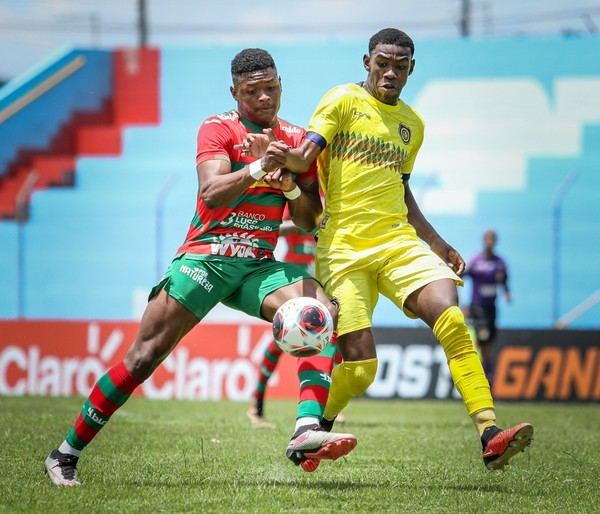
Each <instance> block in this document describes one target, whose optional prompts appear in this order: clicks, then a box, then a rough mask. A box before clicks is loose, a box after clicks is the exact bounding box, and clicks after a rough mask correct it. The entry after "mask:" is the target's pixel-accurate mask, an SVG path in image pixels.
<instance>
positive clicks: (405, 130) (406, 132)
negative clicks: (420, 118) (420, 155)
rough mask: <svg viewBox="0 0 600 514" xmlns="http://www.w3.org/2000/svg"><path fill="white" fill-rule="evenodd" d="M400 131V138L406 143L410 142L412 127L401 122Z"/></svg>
mask: <svg viewBox="0 0 600 514" xmlns="http://www.w3.org/2000/svg"><path fill="white" fill-rule="evenodd" d="M398 133H399V134H400V138H401V139H402V141H403V142H404V144H405V145H407V144H408V143H410V136H411V132H410V127H407V126H406V125H404V124H402V123H400V125H398Z"/></svg>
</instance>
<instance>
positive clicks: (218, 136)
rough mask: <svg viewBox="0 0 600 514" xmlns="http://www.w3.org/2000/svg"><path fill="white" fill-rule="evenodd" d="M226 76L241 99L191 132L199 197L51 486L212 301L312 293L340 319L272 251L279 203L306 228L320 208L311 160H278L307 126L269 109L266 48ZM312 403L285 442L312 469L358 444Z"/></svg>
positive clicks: (65, 448) (251, 309)
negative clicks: (330, 426)
mask: <svg viewBox="0 0 600 514" xmlns="http://www.w3.org/2000/svg"><path fill="white" fill-rule="evenodd" d="M231 75H232V80H233V85H232V86H231V87H230V91H231V95H232V97H233V99H234V100H235V101H236V102H237V108H236V109H233V110H231V111H228V112H226V113H223V114H219V115H216V116H211V117H209V118H207V119H206V120H205V121H204V122H203V123H202V125H201V127H200V130H199V132H198V152H197V156H196V170H197V175H198V196H197V205H196V212H195V214H194V216H193V218H192V222H191V224H190V228H189V231H188V234H187V237H186V239H185V242H184V243H183V244H182V245H181V247H180V248H179V250H178V251H177V252H176V255H175V258H174V260H173V262H172V263H171V265H170V267H169V268H168V269H167V271H166V273H165V274H164V276H163V278H162V280H161V281H160V282H159V283H158V284H157V285H156V286H155V287H154V288H153V289H152V291H151V293H150V297H149V300H148V305H147V307H146V310H145V312H144V314H143V316H142V320H141V322H140V327H139V331H138V334H137V336H136V339H135V340H134V341H133V344H132V345H131V347H130V348H129V350H128V351H127V353H126V355H125V358H124V359H123V361H121V362H119V363H118V364H116V365H115V366H113V367H112V368H111V369H109V370H108V371H107V373H106V374H105V375H104V376H102V377H100V379H99V380H98V382H97V383H96V384H95V385H94V387H93V388H92V391H91V393H90V396H89V397H88V399H87V400H86V402H85V403H84V405H83V408H82V409H81V411H80V413H79V414H78V415H77V417H76V419H75V422H74V424H73V425H72V427H71V429H70V431H69V432H68V433H67V435H66V437H65V440H64V441H63V442H62V444H61V445H60V446H58V447H57V448H55V449H54V450H53V451H52V452H51V453H50V454H49V455H48V457H47V458H46V461H45V470H46V473H47V474H48V477H49V478H50V480H51V481H52V482H53V483H54V484H56V485H59V486H67V487H74V486H79V485H80V481H79V477H78V470H77V464H78V461H79V458H80V455H81V453H82V451H83V450H84V448H85V447H86V446H87V445H88V444H89V443H90V442H91V441H92V439H93V438H94V437H95V436H96V435H97V434H98V432H99V431H100V430H101V429H102V428H103V427H104V426H105V425H106V423H107V422H108V421H109V420H110V418H111V416H112V415H113V414H114V413H115V411H116V410H117V409H119V408H120V407H121V406H122V405H123V404H124V403H125V402H126V401H127V400H128V398H129V397H130V395H131V394H132V393H133V392H134V391H135V390H136V389H137V388H138V387H139V386H140V385H141V384H142V383H143V382H144V381H145V380H146V379H147V378H148V377H150V376H151V375H152V373H153V372H154V370H155V369H156V368H157V367H158V365H159V364H160V363H161V362H162V361H163V360H164V359H165V358H166V357H167V356H168V355H169V354H170V353H171V351H172V350H173V349H174V348H175V347H176V346H177V344H178V343H179V341H180V340H181V339H182V338H183V337H184V336H185V335H186V334H187V333H188V332H189V331H190V330H191V329H192V328H194V327H195V326H196V325H197V324H198V323H199V322H200V321H201V320H202V319H203V318H204V317H205V316H206V314H207V313H208V312H209V311H210V310H211V309H212V308H213V307H215V306H216V305H217V303H219V302H221V303H223V304H225V305H228V306H230V307H232V308H234V309H238V310H240V311H243V312H245V313H247V314H249V315H252V316H255V317H257V318H259V319H263V320H267V321H272V320H273V316H274V314H275V312H276V310H277V309H278V308H279V307H280V306H281V305H282V304H283V303H284V302H286V301H287V300H289V299H291V298H296V297H299V296H310V297H313V298H317V299H319V300H320V301H321V302H322V303H324V304H325V305H326V306H327V308H328V309H329V310H330V312H331V314H332V316H333V318H334V320H337V315H338V312H337V311H338V309H337V304H336V302H334V301H331V300H330V299H329V297H328V296H327V295H326V294H325V293H324V291H323V289H322V287H321V285H320V284H319V283H318V282H317V281H316V280H315V279H314V278H313V277H312V276H311V275H310V274H309V273H308V272H307V271H306V269H305V268H304V267H303V266H299V265H296V264H291V263H286V262H280V261H277V260H275V259H274V257H273V250H274V248H275V245H276V243H277V238H278V234H279V226H280V224H281V222H282V216H283V211H284V208H285V206H286V204H287V205H288V208H289V212H290V217H291V219H292V220H293V222H294V223H295V224H296V225H297V226H298V227H299V228H301V229H303V230H306V231H311V230H314V229H315V228H316V226H317V220H318V219H319V217H320V215H321V213H322V204H321V199H320V196H319V186H318V179H317V176H316V167H313V168H311V169H308V171H306V170H305V171H306V172H305V173H302V174H298V175H294V174H292V173H290V172H289V171H288V170H287V169H285V163H286V157H287V154H288V153H289V151H290V148H291V147H294V146H298V145H299V144H300V143H301V141H302V138H303V137H304V134H305V131H304V129H303V128H301V127H298V126H295V125H291V124H290V123H287V122H285V121H284V120H281V119H280V118H278V117H277V113H278V111H279V107H280V101H281V80H280V78H279V76H278V74H277V69H276V67H275V63H274V62H273V59H272V57H271V55H270V54H269V53H268V52H266V51H265V50H262V49H259V48H250V49H246V50H242V51H241V52H240V53H238V54H237V55H236V56H235V57H234V59H233V60H232V62H231ZM266 128H269V129H271V130H272V131H273V133H274V134H276V135H277V138H278V141H275V142H273V143H271V144H269V145H268V148H267V149H266V152H265V154H264V156H262V157H261V158H260V159H257V160H253V159H251V158H248V157H245V156H242V154H241V151H240V150H239V149H237V148H236V146H237V145H239V144H241V143H242V142H243V140H244V138H245V137H246V136H247V135H248V134H250V133H253V132H261V131H262V130H263V129H266ZM206 344H218V341H206ZM328 361H329V362H328V366H329V370H319V371H322V372H323V373H313V374H312V376H313V378H312V379H311V380H313V379H314V380H321V381H322V382H323V387H324V388H326V389H327V390H328V389H329V383H330V376H329V373H330V371H331V367H332V366H333V361H332V358H331V359H329V360H328ZM326 362H327V360H326ZM311 406H312V407H311ZM316 407H318V404H317V403H316V402H311V405H309V406H308V407H307V409H306V410H303V411H301V410H300V409H299V412H300V413H301V415H299V417H298V418H297V420H296V426H295V431H294V435H293V436H292V439H291V441H290V443H289V445H288V447H287V449H286V455H287V457H288V458H289V459H290V460H292V461H293V462H294V463H295V464H297V465H302V467H303V468H304V469H307V468H308V470H313V469H315V468H316V466H317V465H318V463H319V461H320V460H322V459H330V460H335V459H337V458H339V457H341V456H343V455H345V454H347V453H348V452H350V451H351V450H352V449H353V448H354V446H355V445H356V438H355V437H354V436H353V435H351V434H336V433H333V432H327V431H323V430H320V429H319V421H320V419H321V416H322V411H323V409H324V405H323V406H322V407H319V408H318V409H316V410H311V408H312V409H315V408H316Z"/></svg>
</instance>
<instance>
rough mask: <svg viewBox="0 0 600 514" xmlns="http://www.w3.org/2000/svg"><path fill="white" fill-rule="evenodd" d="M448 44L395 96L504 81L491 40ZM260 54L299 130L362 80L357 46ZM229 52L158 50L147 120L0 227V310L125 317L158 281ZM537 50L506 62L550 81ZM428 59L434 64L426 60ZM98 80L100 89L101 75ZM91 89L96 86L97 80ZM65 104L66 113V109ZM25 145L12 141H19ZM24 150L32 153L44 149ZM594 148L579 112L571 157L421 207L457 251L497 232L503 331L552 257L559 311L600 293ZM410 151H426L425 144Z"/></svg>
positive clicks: (387, 315)
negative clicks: (152, 114) (508, 302)
mask: <svg viewBox="0 0 600 514" xmlns="http://www.w3.org/2000/svg"><path fill="white" fill-rule="evenodd" d="M570 44H574V43H573V42H571V41H569V40H557V41H554V42H552V45H553V47H560V48H562V46H564V45H570ZM444 45H445V43H443V42H427V44H426V45H423V46H424V47H425V48H422V47H420V48H419V50H418V51H417V60H418V58H419V57H420V55H424V58H423V60H424V61H425V62H426V63H427V62H428V61H430V60H431V59H432V58H431V57H429V56H431V55H432V54H436V55H439V54H444V52H445V51H446V50H447V47H445V46H444ZM449 45H450V46H451V47H452V51H453V52H455V53H454V54H453V57H452V59H453V62H454V63H456V62H459V63H460V66H459V68H460V70H459V71H456V70H452V69H451V68H448V67H446V66H445V64H444V65H441V66H440V67H439V68H437V69H435V71H433V69H432V68H431V66H433V65H428V66H429V67H425V68H424V69H423V68H417V70H418V72H415V80H414V82H411V83H409V84H410V85H409V86H407V95H406V98H407V101H409V102H412V101H415V102H417V103H418V101H419V93H420V92H421V91H422V90H423V88H425V87H426V86H427V84H428V83H430V82H431V81H434V80H440V77H441V78H445V79H447V80H449V81H452V80H453V79H454V78H456V75H457V74H458V75H460V77H461V79H462V80H466V79H469V80H470V79H473V80H477V78H478V77H485V78H486V79H489V78H490V77H492V78H498V79H499V80H503V79H505V78H506V76H507V74H508V73H509V72H508V71H501V72H499V73H496V72H495V71H494V67H493V66H491V64H490V61H491V59H487V58H484V56H489V55H490V52H492V53H493V52H496V54H497V53H498V52H502V51H506V47H505V46H503V45H502V44H501V42H495V43H494V42H489V43H486V44H485V45H482V44H481V43H480V42H472V43H468V42H464V41H461V42H459V43H454V42H452V43H450V44H449ZM515 45H516V43H515ZM589 45H591V49H592V50H593V51H594V52H598V51H599V50H600V43H599V42H597V41H596V42H594V43H593V44H592V43H589ZM510 48H513V47H512V46H511V47H510ZM516 48H517V46H515V47H514V51H515V52H516V51H517V50H516ZM269 49H271V50H272V53H273V55H274V57H275V59H276V61H277V62H278V63H280V64H279V72H280V74H281V76H282V80H283V91H284V96H283V103H282V111H281V115H282V117H283V118H285V119H287V120H289V121H292V122H296V123H299V124H306V122H307V120H308V119H309V117H310V115H311V113H312V110H313V108H314V106H315V105H316V102H317V101H318V99H319V98H320V96H321V95H322V94H323V93H324V92H325V91H326V90H327V89H328V88H329V87H331V86H333V85H334V84H336V83H341V82H348V81H352V80H360V79H361V78H362V76H361V73H362V72H361V70H362V68H361V67H360V56H361V55H362V53H363V52H364V49H363V48H362V44H357V43H347V44H341V43H337V44H331V45H323V46H322V47H319V46H316V45H315V46H309V45H307V46H306V47H293V48H292V47H291V46H285V45H270V46H269ZM585 49H587V50H586V51H582V50H581V47H578V48H576V49H574V50H572V51H573V53H574V54H579V55H580V56H581V60H582V65H581V69H582V70H583V69H585V70H587V71H586V73H588V74H590V75H592V76H594V77H598V76H600V65H598V64H597V63H596V64H594V65H593V66H595V68H594V67H593V66H592V64H591V63H590V61H589V57H588V54H589V51H590V50H589V48H588V46H585ZM236 51H238V48H237V47H233V46H229V47H195V48H164V49H161V51H160V87H159V90H160V104H159V111H160V120H161V121H160V124H159V125H158V126H154V125H153V124H152V123H144V122H143V121H142V122H138V123H136V125H137V126H128V127H125V128H123V130H122V131H121V132H120V133H119V134H120V136H119V137H120V143H121V147H120V153H119V154H118V155H109V156H97V155H94V156H89V155H77V156H76V157H75V158H74V159H73V168H74V169H73V172H74V177H73V185H74V187H71V188H61V189H56V188H50V189H43V190H37V191H36V192H35V193H34V194H33V197H32V200H31V206H30V217H29V220H28V221H26V222H24V223H22V224H19V223H17V222H16V221H15V220H5V221H0V240H1V241H2V244H1V245H0V246H1V248H0V266H1V267H2V269H3V270H4V271H5V277H6V279H5V280H3V281H1V282H0V316H2V317H7V318H11V317H16V316H18V315H22V316H25V317H31V318H73V319H89V318H97V319H98V318H99V319H128V318H131V317H134V316H135V315H137V314H138V313H137V311H136V308H135V305H136V298H138V297H139V295H140V292H145V291H147V290H149V288H150V287H151V286H152V285H154V283H155V282H156V281H157V279H158V278H159V277H160V274H161V273H162V272H163V271H164V269H165V268H166V266H167V265H168V263H169V262H170V259H171V258H172V256H173V255H174V252H175V250H176V249H177V247H178V246H179V244H181V242H182V241H183V238H184V236H185V233H186V231H187V228H188V224H189V221H190V219H191V217H192V214H193V209H194V205H195V196H196V188H197V184H196V174H195V138H196V131H197V128H198V125H199V123H200V122H201V120H202V119H204V118H205V117H206V116H208V115H211V114H215V113H218V112H223V111H225V110H227V109H229V108H232V107H233V106H234V102H233V100H232V98H231V95H230V93H229V90H228V85H229V79H228V76H229V62H230V60H231V58H232V56H233V55H234V54H235V52H236ZM539 51H540V50H539V45H538V44H537V43H535V44H534V43H532V45H531V48H530V47H529V46H528V45H527V41H523V42H522V50H519V56H520V57H519V59H520V58H522V56H528V59H529V60H527V62H526V63H524V64H523V63H520V64H519V71H518V73H519V74H524V73H528V74H529V75H530V76H532V77H534V78H535V77H537V79H538V80H539V81H540V82H541V83H543V84H545V86H544V87H546V86H548V84H551V80H550V78H549V77H551V76H552V75H553V74H555V73H557V70H556V69H555V68H556V66H555V65H556V62H555V60H554V59H553V58H550V59H549V60H548V61H547V62H543V60H542V61H540V57H539ZM315 52H319V58H315ZM98 59H100V60H101V61H102V62H105V61H106V60H107V59H110V57H109V56H106V55H104V54H101V55H99V56H98ZM515 60H517V59H515ZM439 62H440V61H439V60H436V61H435V63H436V66H437V64H438V63H439ZM103 66H105V64H103ZM419 66H421V63H420V64H419ZM536 66H537V67H536ZM590 66H592V69H591V71H590ZM569 67H570V69H571V70H573V73H575V72H576V71H577V69H578V68H577V66H576V65H575V64H574V63H572V62H569ZM440 68H441V69H440ZM321 78H322V80H321ZM99 80H100V82H101V83H103V81H106V78H102V79H99ZM428 81H430V82H428ZM104 89H105V90H106V91H108V86H106V87H105V88H104ZM548 89H549V86H548ZM0 91H1V90H0ZM103 96H106V95H103ZM597 101H598V102H600V98H599V99H598V100H597ZM57 102H59V100H57ZM59 103H60V102H59ZM95 105H96V106H98V105H99V104H95ZM1 108H2V104H1V103H0V110H1ZM75 108H76V107H69V109H70V110H71V111H72V110H73V109H75ZM77 108H79V107H77ZM67 111H68V109H67ZM49 116H50V117H51V118H52V119H53V120H54V124H55V125H59V124H61V123H63V122H64V121H65V120H67V119H68V116H69V115H68V112H67V114H65V113H62V112H52V111H51V112H50V114H49ZM35 119H37V118H35ZM5 123H6V122H5ZM0 130H3V128H2V126H1V125H0ZM20 133H21V134H22V133H23V132H22V131H21V132H20ZM51 134H52V129H51V128H49V129H47V130H46V132H45V133H44V135H45V140H46V141H47V140H48V138H50V137H51ZM15 137H16V136H15ZM42 139H43V138H42ZM34 143H36V142H35V141H25V140H24V142H23V143H19V145H21V144H23V145H26V146H31V145H32V144H34ZM37 144H39V145H40V148H43V143H40V142H38V143H37ZM500 144H501V143H500ZM599 148H600V119H598V120H597V121H596V122H594V121H593V120H589V121H587V122H586V123H585V124H583V125H582V127H581V147H580V149H579V151H578V152H575V153H573V152H571V154H567V155H563V156H559V155H555V154H554V153H549V154H548V155H546V154H544V153H542V154H533V155H529V156H528V157H527V161H526V165H525V168H526V170H525V173H526V180H525V184H524V187H522V188H512V189H511V188H504V189H500V188H496V189H492V190H487V189H486V190H478V191H477V193H476V197H475V212H474V213H473V214H472V215H468V216H467V215H464V214H461V213H458V212H457V213H449V214H436V213H433V214H431V215H429V214H428V218H429V219H430V220H431V222H432V223H433V225H434V226H435V227H436V228H437V229H438V231H439V232H440V233H441V234H443V235H444V237H445V238H446V239H447V240H448V241H449V242H451V243H452V244H453V245H454V246H456V247H457V248H458V249H459V250H460V251H461V253H462V254H463V256H464V257H468V256H470V255H471V254H472V253H474V252H476V251H478V250H479V249H480V245H481V235H482V233H483V230H485V229H486V228H488V227H493V228H495V229H496V230H497V231H498V233H499V246H498V251H499V252H500V253H501V254H502V255H503V256H505V257H506V259H507V260H508V262H509V266H510V271H511V284H512V289H513V297H514V305H513V306H511V307H505V306H503V307H502V308H501V310H500V322H501V324H502V325H503V326H512V327H522V326H533V327H548V326H550V325H551V324H552V322H553V321H554V320H553V319H552V307H553V301H554V299H555V292H554V290H553V287H554V278H555V275H554V268H553V266H554V264H555V262H556V261H557V259H558V260H559V263H560V275H559V278H560V291H559V293H558V299H559V305H560V313H561V314H564V313H565V312H567V311H569V310H570V309H572V308H574V307H575V306H576V305H577V304H578V303H580V302H581V301H583V300H584V299H585V298H586V297H588V296H590V295H591V294H592V293H593V292H594V291H595V290H597V289H600V278H599V276H598V272H597V267H596V264H595V261H597V259H596V258H595V256H596V255H598V253H599V252H600V236H599V235H598V234H599V231H598V229H597V221H596V220H597V219H598V218H599V217H600V212H599V211H600V207H599V204H598V201H597V198H598V195H599V194H600V174H599V173H598V170H599V169H600V150H599ZM423 152H427V148H426V146H424V148H423ZM10 159H11V156H10V155H4V154H2V153H0V161H2V162H7V161H8V160H10ZM571 171H575V172H576V173H577V178H576V180H575V181H574V182H573V183H572V184H571V186H570V187H569V188H568V190H567V191H566V193H565V196H564V198H563V200H562V202H561V204H560V218H559V220H560V229H561V231H560V234H559V235H560V246H559V251H558V253H557V254H554V253H553V245H554V241H555V239H554V238H555V232H554V228H555V227H554V221H555V220H554V218H553V199H554V195H555V193H556V190H557V188H558V187H559V186H560V184H561V183H562V182H563V180H565V177H567V176H568V175H569V173H570V172H571ZM424 172H425V170H422V169H420V168H419V162H418V161H417V166H416V168H415V172H414V174H415V177H414V184H415V191H417V190H418V189H419V188H420V187H421V186H423V183H424V181H423V179H422V178H419V177H420V176H421V177H422V176H423V175H424ZM419 174H421V175H419ZM0 180H1V179H0ZM430 187H432V188H433V189H434V190H439V189H440V188H442V189H443V188H444V182H443V181H439V182H434V183H433V184H432V185H431V184H430ZM426 214H427V213H426ZM19 259H21V262H22V263H23V268H22V269H21V270H19V266H18V262H19ZM466 289H467V290H468V285H467V288H466ZM466 292H467V291H465V294H464V295H463V296H464V298H466ZM599 319H600V306H596V307H594V308H592V309H591V310H590V311H588V312H587V313H586V314H584V315H583V316H581V318H579V319H578V320H577V321H576V322H575V325H574V326H579V327H597V326H598V320H599ZM375 323H376V324H380V325H390V324H393V325H398V326H402V325H407V324H410V322H409V321H408V320H407V319H406V318H405V317H403V316H402V315H401V314H400V313H398V312H397V311H396V310H392V309H391V307H390V306H389V304H388V303H387V302H386V301H382V302H381V303H380V306H379V307H378V311H377V313H376V316H375Z"/></svg>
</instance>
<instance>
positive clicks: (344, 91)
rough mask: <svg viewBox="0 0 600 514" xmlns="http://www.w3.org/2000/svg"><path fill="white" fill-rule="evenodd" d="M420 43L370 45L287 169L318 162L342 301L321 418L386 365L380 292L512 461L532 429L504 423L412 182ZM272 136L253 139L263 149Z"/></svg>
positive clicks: (324, 276) (331, 272) (384, 35)
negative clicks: (431, 347) (436, 351)
mask: <svg viewBox="0 0 600 514" xmlns="http://www.w3.org/2000/svg"><path fill="white" fill-rule="evenodd" d="M414 51H415V47H414V43H413V41H412V39H411V38H410V37H409V36H408V35H407V34H405V33H404V32H402V31H400V30H397V29H393V28H389V29H384V30H381V31H379V32H378V33H377V34H375V35H373V36H372V37H371V39H370V41H369V46H368V53H367V54H365V55H364V56H363V59H362V66H363V68H364V70H365V71H366V72H367V77H366V80H364V81H362V82H357V83H352V84H344V85H341V86H337V87H334V88H333V89H331V90H330V91H328V92H327V93H325V95H324V96H323V98H322V99H321V101H320V102H319V104H318V106H317V108H316V110H315V112H314V114H313V116H312V118H311V120H310V123H309V126H308V128H307V133H306V137H305V138H304V141H303V142H302V144H301V145H300V147H299V148H296V149H294V150H292V151H290V152H289V154H288V155H287V158H286V167H287V168H288V169H290V170H291V171H294V172H301V171H304V170H307V169H308V168H309V166H310V165H311V164H312V163H314V161H315V160H317V159H318V163H319V179H320V184H321V188H322V190H323V192H324V194H325V211H324V216H323V219H322V222H321V224H320V228H319V232H318V243H317V252H316V277H317V278H318V279H319V280H320V281H321V283H322V284H323V285H324V288H325V291H326V292H327V293H328V294H330V295H332V296H335V298H337V299H338V300H339V302H340V314H339V320H338V326H337V328H338V348H339V350H340V352H341V354H342V356H343V358H344V361H343V362H342V363H341V364H340V365H338V366H337V367H336V368H334V370H333V373H332V384H331V389H330V390H329V397H328V400H327V405H326V407H325V413H324V419H323V421H322V426H324V428H329V427H331V425H332V424H333V422H334V420H335V417H336V416H337V415H338V414H339V413H340V412H341V411H342V409H344V408H345V406H346V405H347V404H348V402H350V400H351V399H352V398H355V397H358V396H361V395H362V394H363V393H364V392H365V391H366V390H367V388H368V387H369V386H370V385H371V383H372V382H373V381H374V379H375V376H376V373H377V348H376V345H375V339H374V336H373V331H372V316H373V311H374V309H375V305H376V304H377V300H378V297H379V294H380V293H381V294H383V295H384V296H386V297H387V298H389V299H390V300H391V301H392V302H393V303H394V304H395V305H396V306H397V307H398V309H399V310H401V311H402V312H403V313H404V314H405V315H407V316H409V317H411V318H420V319H421V320H423V321H424V322H425V323H426V324H427V325H428V326H429V327H430V328H431V329H432V330H433V333H434V335H435V337H436V338H437V339H438V340H439V342H440V344H441V345H442V347H443V349H444V352H445V354H446V357H447V360H448V365H449V368H450V372H451V374H452V378H453V380H454V384H455V385H456V388H457V389H458V391H459V392H460V394H461V396H462V398H463V401H464V403H465V407H466V409H467V412H468V414H469V416H470V418H471V419H472V421H473V423H474V424H475V427H476V429H477V432H478V435H479V438H480V440H481V444H482V447H483V454H482V457H483V461H484V464H485V466H486V467H487V468H488V469H490V470H494V469H502V468H504V466H506V465H507V464H508V462H509V460H510V459H511V458H512V457H513V456H514V455H516V454H517V453H519V452H521V451H523V450H524V449H525V448H526V447H527V446H529V444H530V443H531V439H532V437H533V427H532V426H531V424H529V423H520V424H518V425H516V426H513V427H512V428H509V429H505V430H502V429H500V428H499V427H498V426H497V425H496V414H495V408H494V402H493V399H492V395H491V391H490V386H489V383H488V381H487V379H486V377H485V374H484V371H483V367H482V365H481V361H480V359H479V356H478V354H477V351H476V349H475V346H474V344H473V341H472V339H471V335H470V333H469V329H468V327H467V325H466V323H465V319H464V316H463V314H462V311H461V310H460V308H459V307H458V291H457V285H462V280H461V278H460V275H462V273H463V272H464V267H465V262H464V260H463V259H462V257H461V256H460V254H459V253H458V252H457V251H456V250H455V249H454V248H453V247H452V246H450V245H449V244H448V243H447V242H446V241H445V240H444V239H443V238H442V237H441V236H440V234H438V232H437V231H436V230H435V229H434V227H433V226H432V225H431V224H430V223H429V222H428V221H427V219H426V218H425V216H424V215H423V213H422V212H421V210H420V209H419V206H418V205H417V203H416V201H415V198H414V196H413V194H412V192H411V188H410V184H409V182H410V176H411V173H412V172H413V168H414V163H415V159H416V156H417V153H418V151H419V149H420V147H421V143H422V141H423V137H424V128H425V124H424V122H423V120H422V119H421V117H420V116H419V114H418V113H417V112H416V111H415V110H414V109H413V108H412V107H410V106H409V105H407V104H406V103H405V102H403V101H402V100H401V99H400V94H401V92H402V89H403V88H404V86H405V85H406V83H407V81H408V79H409V77H410V75H411V74H412V73H413V71H414V69H415V60H414ZM273 140H274V137H273V133H272V132H271V131H266V133H265V134H264V135H262V136H260V135H259V136H254V135H252V136H251V137H248V138H247V139H246V141H245V143H244V145H245V151H246V153H247V154H248V155H253V156H255V157H258V156H260V155H262V152H263V150H264V147H265V145H266V144H267V142H268V141H273Z"/></svg>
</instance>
